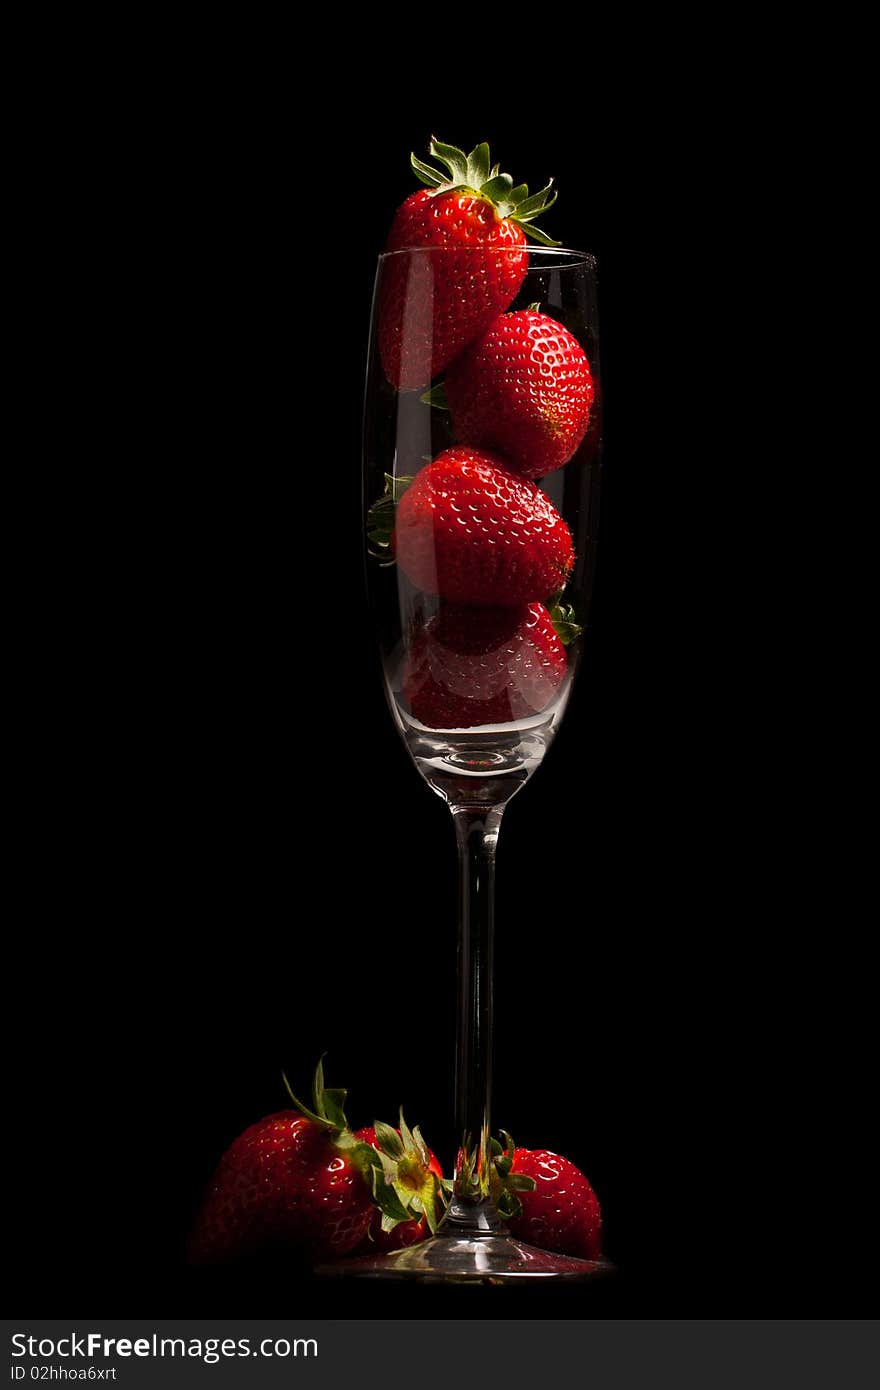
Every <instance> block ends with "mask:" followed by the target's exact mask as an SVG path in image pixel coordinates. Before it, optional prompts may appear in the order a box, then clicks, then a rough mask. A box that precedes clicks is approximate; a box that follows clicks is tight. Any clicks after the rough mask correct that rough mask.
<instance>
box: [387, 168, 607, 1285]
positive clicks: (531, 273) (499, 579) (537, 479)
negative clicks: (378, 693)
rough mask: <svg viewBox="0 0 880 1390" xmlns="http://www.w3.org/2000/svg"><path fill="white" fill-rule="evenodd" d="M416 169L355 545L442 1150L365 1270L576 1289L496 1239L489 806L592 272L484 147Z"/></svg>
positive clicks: (591, 443) (559, 505)
mask: <svg viewBox="0 0 880 1390" xmlns="http://www.w3.org/2000/svg"><path fill="white" fill-rule="evenodd" d="M431 160H432V162H430V163H428V162H423V161H422V160H421V159H417V158H416V157H415V156H413V169H414V171H415V172H416V174H417V175H418V177H419V178H420V179H421V180H422V181H423V182H424V183H425V185H426V187H425V189H423V190H422V191H420V192H417V193H414V194H412V195H411V196H410V197H409V198H408V199H406V200H405V202H404V203H403V204H402V205H401V207H400V208H399V209H398V212H397V214H396V215H395V217H394V219H393V223H392V228H391V233H390V235H389V239H388V243H387V248H386V251H385V253H384V254H383V255H382V256H380V258H379V267H378V273H377V278H376V288H375V295H374V301H373V304H374V307H373V323H372V334H371V344H370V355H369V369H368V379H367V395H366V408H365V417H364V499H365V536H366V547H367V571H368V585H369V590H370V596H371V600H372V608H373V613H374V617H375V625H376V635H377V640H378V644H379V650H380V653H381V658H382V668H383V671H384V678H385V687H386V693H387V696H388V702H389V706H390V709H391V712H392V715H393V717H394V720H395V722H396V725H397V728H398V730H399V731H400V734H401V736H402V737H403V739H404V742H405V744H406V747H407V749H408V750H409V752H410V754H411V756H412V758H413V761H414V763H415V765H416V767H417V769H418V771H419V772H420V773H421V775H422V776H423V778H424V779H425V780H426V781H427V783H428V785H429V786H430V787H431V788H432V789H433V790H434V791H435V792H437V793H438V795H440V796H441V797H443V798H444V800H445V801H446V802H447V804H448V805H449V807H450V810H451V811H452V814H453V819H454V823H455V827H456V832H457V836H458V844H459V860H460V874H461V893H460V902H461V915H460V924H459V931H460V941H459V963H460V972H459V1023H458V1044H457V1046H458V1053H457V1064H456V1106H457V1114H458V1126H459V1136H458V1141H459V1159H458V1163H457V1168H456V1174H455V1194H454V1198H453V1201H452V1203H451V1205H450V1207H449V1210H448V1212H447V1215H446V1217H445V1218H444V1221H443V1223H442V1224H441V1228H440V1230H439V1231H438V1233H437V1234H436V1235H435V1236H432V1237H431V1239H429V1240H428V1241H426V1242H422V1243H418V1244H415V1245H413V1246H412V1247H410V1248H408V1249H406V1250H399V1251H397V1252H395V1253H394V1254H393V1255H389V1256H386V1257H385V1259H386V1264H385V1266H384V1267H383V1272H389V1273H394V1272H396V1273H398V1274H400V1275H405V1274H409V1275H416V1276H417V1277H421V1276H424V1277H433V1276H435V1275H437V1274H438V1273H439V1274H440V1276H441V1277H445V1276H447V1275H448V1276H449V1277H455V1278H472V1277H473V1278H478V1277H482V1276H481V1274H480V1272H479V1271H480V1269H483V1272H484V1273H485V1270H486V1269H487V1268H488V1269H489V1270H490V1272H491V1274H492V1277H499V1278H508V1277H511V1278H512V1277H521V1276H523V1275H524V1274H527V1273H540V1274H541V1276H542V1277H544V1276H547V1275H549V1274H555V1275H557V1276H559V1277H584V1275H585V1274H586V1273H589V1272H590V1271H589V1270H587V1269H586V1268H585V1266H586V1265H589V1264H590V1262H589V1261H583V1260H570V1261H569V1262H568V1263H566V1259H565V1257H564V1256H555V1257H554V1256H549V1255H547V1253H546V1252H542V1258H541V1259H540V1260H538V1257H537V1254H536V1253H535V1252H532V1254H529V1253H528V1252H529V1251H530V1249H531V1247H529V1246H527V1245H524V1244H522V1243H520V1242H519V1241H517V1240H514V1239H513V1238H512V1237H511V1236H510V1235H509V1234H508V1233H507V1232H506V1231H505V1230H504V1229H503V1228H502V1226H501V1218H500V1217H499V1215H498V1210H497V1203H496V1198H497V1193H495V1194H493V1191H492V1179H491V1173H492V1171H493V1165H492V1162H491V1138H490V1101H491V1070H492V1055H491V1031H492V1028H491V1024H492V1020H491V1013H492V990H491V969H492V933H493V922H492V912H493V887H492V880H493V874H494V854H495V844H496V841H497V836H498V831H499V827H500V824H501V819H502V815H503V812H504V808H505V806H506V805H507V803H508V801H509V800H510V798H511V797H512V796H513V795H515V793H516V792H517V791H518V790H520V789H521V788H522V786H523V785H524V784H525V782H526V781H527V780H528V778H529V776H530V775H531V773H532V772H533V771H534V770H535V768H536V767H537V766H538V765H539V764H540V762H541V760H542V758H543V757H544V755H545V753H546V752H547V749H548V747H549V746H550V743H551V742H552V740H553V736H554V734H555V732H556V729H557V728H558V726H559V721H560V720H561V718H562V716H563V713H564V711H565V708H566V705H567V702H568V699H569V695H570V692H571V688H572V681H573V680H574V678H575V676H576V674H577V672H578V670H579V668H580V666H581V665H582V664H583V647H584V629H585V624H586V621H587V616H588V608H589V601H590V591H591V585H592V576H593V569H594V562H595V543H596V523H597V503H598V484H599V442H600V431H601V422H600V391H599V354H598V350H599V341H598V324H597V314H596V273H595V263H594V261H593V259H592V257H591V256H589V255H587V254H585V253H582V252H577V251H570V250H567V249H564V248H562V247H560V246H559V245H558V244H557V243H555V242H553V241H552V240H551V239H550V237H549V236H548V234H547V233H546V232H545V231H543V230H541V229H539V228H538V227H537V226H536V219H537V218H538V217H539V216H540V215H542V214H544V213H546V212H547V210H548V209H549V208H550V207H551V206H552V204H553V202H554V200H555V193H554V192H552V191H551V189H550V186H549V185H548V186H547V187H546V188H542V189H541V191H540V192H539V193H537V194H530V193H529V190H528V187H527V186H526V185H525V184H519V185H517V184H515V183H514V181H513V179H512V178H511V177H510V176H509V175H508V174H506V173H504V172H502V171H501V170H500V168H499V166H498V165H497V164H492V163H491V159H490V155H489V150H488V147H487V146H485V145H480V146H477V147H476V149H474V150H473V151H472V152H471V153H470V154H469V155H465V154H464V153H463V151H461V150H457V149H456V148H455V147H453V146H448V145H442V144H440V143H439V142H437V141H433V142H432V144H431ZM535 243H537V244H535ZM548 1022H549V1020H548ZM493 1242H496V1244H495V1245H493ZM453 1245H455V1250H454V1251H453ZM477 1247H479V1249H480V1250H481V1251H482V1255H481V1257H480V1259H477V1256H476V1249H477ZM524 1252H525V1253H524ZM544 1257H546V1258H544ZM554 1259H555V1260H556V1264H555V1265H554V1263H553V1261H554ZM388 1261H390V1262H391V1263H390V1264H389V1263H387V1262H388ZM487 1262H488V1264H487ZM593 1265H595V1262H593ZM539 1266H540V1268H539Z"/></svg>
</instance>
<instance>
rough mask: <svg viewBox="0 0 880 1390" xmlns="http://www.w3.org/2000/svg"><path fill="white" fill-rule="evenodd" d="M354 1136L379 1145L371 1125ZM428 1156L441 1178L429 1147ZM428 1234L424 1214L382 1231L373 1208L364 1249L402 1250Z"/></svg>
mask: <svg viewBox="0 0 880 1390" xmlns="http://www.w3.org/2000/svg"><path fill="white" fill-rule="evenodd" d="M355 1138H356V1139H361V1140H362V1141H363V1142H364V1143H365V1144H371V1145H372V1147H373V1148H374V1149H378V1147H379V1146H378V1144H377V1143H376V1131H375V1130H374V1129H373V1126H372V1125H368V1126H367V1128H366V1129H358V1130H356V1131H355ZM428 1157H429V1159H430V1162H429V1164H428V1167H429V1168H430V1170H431V1172H432V1173H436V1174H437V1177H438V1178H442V1177H443V1170H442V1168H441V1167H440V1163H439V1161H438V1159H437V1155H436V1154H435V1153H432V1152H431V1150H430V1149H429V1150H428ZM430 1234H431V1232H430V1230H429V1229H428V1223H427V1221H426V1220H425V1218H424V1216H423V1217H421V1218H420V1219H419V1220H418V1221H401V1223H400V1225H399V1226H395V1227H394V1230H393V1231H383V1230H382V1213H381V1212H380V1211H376V1210H374V1212H373V1218H372V1221H371V1222H370V1228H369V1232H368V1234H367V1237H366V1240H365V1242H364V1251H365V1252H366V1251H367V1250H369V1251H370V1252H371V1253H372V1254H377V1255H384V1254H387V1252H388V1251H389V1250H402V1249H403V1248H404V1246H407V1245H417V1244H418V1243H419V1241H420V1240H427V1238H428V1236H429V1235H430Z"/></svg>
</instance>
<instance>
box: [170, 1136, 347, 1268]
mask: <svg viewBox="0 0 880 1390" xmlns="http://www.w3.org/2000/svg"><path fill="white" fill-rule="evenodd" d="M373 1210H374V1208H373V1204H372V1199H371V1195H370V1192H369V1189H368V1187H367V1184H366V1182H365V1181H364V1179H363V1178H362V1176H361V1174H360V1173H359V1172H358V1170H357V1169H356V1168H355V1167H354V1166H353V1165H352V1163H351V1162H350V1160H349V1159H348V1158H346V1157H345V1156H344V1155H343V1154H342V1153H340V1152H339V1151H338V1150H337V1149H335V1148H334V1146H333V1144H332V1141H331V1139H330V1138H329V1137H328V1134H327V1131H326V1130H324V1129H322V1128H321V1127H320V1126H319V1125H316V1124H314V1123H313V1121H311V1120H308V1119H306V1117H305V1116H304V1115H299V1114H297V1113H296V1111H294V1110H282V1111H279V1112H278V1113H277V1114H274V1115H267V1116H266V1118H265V1119H262V1120H258V1121H257V1123H256V1124H253V1125H251V1126H250V1128H249V1129H246V1130H245V1131H244V1133H243V1134H240V1135H239V1137H238V1138H237V1139H236V1140H234V1141H233V1143H232V1144H231V1145H230V1147H229V1148H228V1149H227V1150H226V1152H225V1154H224V1155H223V1157H222V1158H221V1160H220V1163H219V1166H218V1168H217V1171H216V1172H215V1174H214V1177H213V1178H212V1180H211V1183H210V1184H209V1187H208V1190H207V1193H206V1194H205V1198H204V1201H203V1202H202V1206H201V1209H200V1211H199V1214H198V1216H197V1218H196V1223H195V1227H194V1229H193V1233H192V1236H191V1237H190V1243H189V1257H190V1260H191V1262H192V1263H194V1264H208V1263H212V1262H214V1261H217V1260H225V1259H231V1258H234V1257H235V1256H238V1255H242V1254H246V1253H248V1252H249V1251H252V1250H256V1249H259V1248H261V1247H262V1246H265V1245H274V1244H279V1243H284V1244H294V1245H297V1246H300V1247H301V1248H303V1249H304V1250H305V1251H307V1252H308V1253H309V1254H310V1255H312V1256H313V1257H326V1256H330V1255H345V1254H348V1252H349V1251H350V1250H353V1249H354V1247H355V1246H356V1245H357V1244H358V1243H359V1242H360V1241H361V1240H362V1239H363V1237H364V1235H365V1233H366V1231H367V1228H368V1226H369V1224H370V1218H371V1216H372V1213H373Z"/></svg>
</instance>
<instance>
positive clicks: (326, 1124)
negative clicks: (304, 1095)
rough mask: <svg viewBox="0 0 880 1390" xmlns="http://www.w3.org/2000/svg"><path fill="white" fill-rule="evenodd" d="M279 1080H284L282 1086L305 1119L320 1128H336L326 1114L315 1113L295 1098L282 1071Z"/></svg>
mask: <svg viewBox="0 0 880 1390" xmlns="http://www.w3.org/2000/svg"><path fill="white" fill-rule="evenodd" d="M281 1080H282V1081H283V1082H284V1088H285V1090H286V1091H287V1094H288V1095H289V1096H290V1099H291V1100H292V1101H293V1104H294V1106H295V1107H296V1109H297V1110H298V1111H299V1113H300V1114H301V1115H305V1117H306V1119H307V1120H311V1121H312V1122H313V1123H314V1124H316V1125H320V1126H321V1128H322V1129H335V1128H336V1126H335V1125H334V1124H333V1122H332V1121H331V1120H328V1119H327V1117H326V1115H319V1114H317V1112H316V1111H314V1110H310V1109H309V1107H308V1106H307V1105H303V1103H302V1101H301V1100H298V1099H297V1098H296V1096H295V1095H294V1094H293V1091H292V1090H291V1088H290V1082H289V1081H288V1079H287V1076H286V1075H285V1073H284V1072H282V1073H281Z"/></svg>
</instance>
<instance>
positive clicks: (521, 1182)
mask: <svg viewBox="0 0 880 1390" xmlns="http://www.w3.org/2000/svg"><path fill="white" fill-rule="evenodd" d="M536 1186H537V1184H536V1183H535V1179H534V1178H529V1177H527V1176H526V1174H525V1173H511V1174H510V1175H509V1176H508V1178H507V1183H506V1187H507V1190H508V1192H534V1190H535V1187H536Z"/></svg>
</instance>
